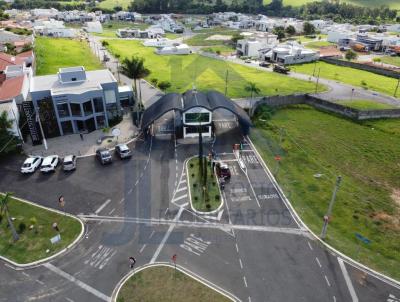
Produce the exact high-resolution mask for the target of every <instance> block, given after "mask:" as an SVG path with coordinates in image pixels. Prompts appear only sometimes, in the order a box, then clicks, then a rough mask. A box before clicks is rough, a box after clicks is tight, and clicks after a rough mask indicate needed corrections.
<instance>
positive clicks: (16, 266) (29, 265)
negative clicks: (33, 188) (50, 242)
mask: <svg viewBox="0 0 400 302" xmlns="http://www.w3.org/2000/svg"><path fill="white" fill-rule="evenodd" d="M0 193H2V194H4V193H3V192H0ZM13 198H14V199H17V200H18V201H21V202H25V203H28V204H30V205H33V206H36V207H38V208H42V209H44V210H47V211H51V212H54V213H57V214H60V215H62V216H68V217H70V218H73V219H76V220H77V221H79V222H80V224H81V232H80V234H79V235H78V237H76V239H75V240H74V241H73V242H71V243H70V244H69V245H68V246H67V247H65V248H63V249H62V250H60V251H58V252H57V253H55V254H54V255H51V256H49V257H46V258H43V259H40V260H36V261H33V262H29V263H22V264H21V263H17V262H14V261H13V260H10V259H8V258H6V257H3V256H0V259H1V260H4V261H5V262H7V263H9V264H11V265H12V266H14V267H13V269H15V270H20V269H26V268H34V267H36V266H38V265H40V264H43V263H44V262H48V261H50V260H52V259H54V258H56V257H58V256H60V255H61V254H63V253H65V252H67V251H69V250H70V249H71V248H72V247H74V246H75V245H76V244H77V243H78V242H79V241H81V240H82V238H83V234H84V232H85V225H84V224H83V221H82V220H81V219H80V218H79V217H77V216H75V215H72V214H69V213H66V212H65V213H64V212H61V211H58V210H55V209H52V208H48V207H44V206H42V205H39V204H36V203H33V202H31V201H28V200H26V199H22V198H18V197H15V196H13Z"/></svg>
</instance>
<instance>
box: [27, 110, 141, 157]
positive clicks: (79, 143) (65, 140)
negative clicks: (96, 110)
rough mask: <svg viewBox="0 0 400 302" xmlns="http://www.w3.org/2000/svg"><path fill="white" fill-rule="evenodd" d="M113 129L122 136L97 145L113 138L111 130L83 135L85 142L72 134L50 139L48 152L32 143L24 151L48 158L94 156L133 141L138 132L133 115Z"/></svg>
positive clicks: (42, 146)
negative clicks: (54, 156)
mask: <svg viewBox="0 0 400 302" xmlns="http://www.w3.org/2000/svg"><path fill="white" fill-rule="evenodd" d="M112 128H119V129H120V130H121V135H120V136H119V137H118V139H117V138H116V137H113V138H107V139H105V140H103V142H102V143H101V144H98V143H97V140H98V139H99V138H100V137H102V136H106V135H110V136H111V130H112V129H110V131H109V132H108V133H104V132H103V131H102V130H96V131H93V132H90V133H87V134H83V140H82V139H81V138H80V135H79V134H70V135H64V136H59V137H55V138H50V139H48V140H47V145H48V150H45V149H44V145H37V146H32V144H31V142H27V143H26V144H24V147H23V148H24V151H25V153H26V154H29V155H40V156H47V155H52V154H57V155H58V156H60V157H64V156H65V155H68V154H74V155H76V156H87V155H93V154H94V153H95V152H96V150H97V149H98V148H100V147H105V148H113V147H115V145H117V144H119V143H126V142H128V141H130V140H132V139H133V138H134V137H135V136H136V134H137V132H138V130H137V128H136V126H135V125H133V122H132V117H131V114H130V113H129V114H124V116H123V120H122V121H121V123H119V124H118V125H116V126H114V127H112Z"/></svg>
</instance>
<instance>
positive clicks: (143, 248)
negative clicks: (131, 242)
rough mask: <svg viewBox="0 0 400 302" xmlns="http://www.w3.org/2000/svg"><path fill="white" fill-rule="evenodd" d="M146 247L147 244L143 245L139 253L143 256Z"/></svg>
mask: <svg viewBox="0 0 400 302" xmlns="http://www.w3.org/2000/svg"><path fill="white" fill-rule="evenodd" d="M145 247H146V244H143V246H142V248H141V249H140V251H139V253H140V254H141V253H142V252H143V250H144V248H145Z"/></svg>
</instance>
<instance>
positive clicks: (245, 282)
mask: <svg viewBox="0 0 400 302" xmlns="http://www.w3.org/2000/svg"><path fill="white" fill-rule="evenodd" d="M243 282H244V285H245V286H246V287H247V280H246V277H245V276H243Z"/></svg>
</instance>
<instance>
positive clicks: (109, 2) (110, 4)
mask: <svg viewBox="0 0 400 302" xmlns="http://www.w3.org/2000/svg"><path fill="white" fill-rule="evenodd" d="M131 2H132V0H104V1H101V2H100V3H99V5H98V6H99V7H100V8H104V9H113V8H114V7H116V6H121V7H122V9H123V10H126V9H127V8H128V6H129V5H130V4H131Z"/></svg>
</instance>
